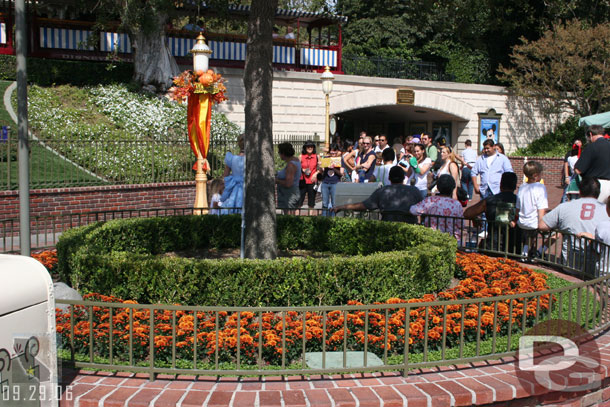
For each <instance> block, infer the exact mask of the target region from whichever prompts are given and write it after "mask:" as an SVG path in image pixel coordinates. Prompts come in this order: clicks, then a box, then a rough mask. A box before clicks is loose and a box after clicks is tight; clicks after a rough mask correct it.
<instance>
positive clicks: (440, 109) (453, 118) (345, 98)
mask: <svg viewBox="0 0 610 407" xmlns="http://www.w3.org/2000/svg"><path fill="white" fill-rule="evenodd" d="M219 72H220V73H222V75H223V76H224V77H225V78H227V83H226V85H227V95H228V97H229V100H228V101H227V102H225V103H222V104H220V105H218V106H217V107H216V109H218V111H221V112H223V113H224V114H226V115H227V117H228V118H229V119H230V120H231V121H233V122H234V123H237V124H238V125H239V126H241V127H242V128H243V127H244V126H245V114H244V108H245V89H244V85H243V79H242V77H243V70H240V69H230V68H220V69H219ZM405 88H406V89H411V90H413V92H414V101H413V103H412V104H411V105H407V104H400V105H399V104H397V101H396V98H397V90H398V89H405ZM272 104H273V133H274V135H275V136H279V135H281V134H306V135H313V134H314V133H317V135H318V136H319V138H323V134H324V128H325V127H324V126H325V104H324V97H323V94H322V86H321V81H320V73H315V72H294V71H275V72H274V75H273V101H272ZM489 109H494V110H495V111H496V113H498V114H501V115H502V116H501V121H500V129H499V141H500V142H501V143H503V144H504V146H505V148H506V150H507V151H508V152H512V151H514V150H515V149H517V148H518V147H521V146H525V145H527V144H529V143H530V142H531V141H532V140H534V139H536V138H538V137H540V136H541V135H543V134H544V133H545V132H547V131H549V130H551V129H553V128H554V127H555V126H556V125H557V124H558V123H559V120H560V117H555V116H552V117H551V116H546V115H543V114H542V113H541V112H540V109H538V107H537V106H533V105H529V104H524V103H523V102H522V101H520V100H518V99H516V98H514V97H513V96H511V95H510V94H509V93H508V92H507V90H506V88H504V87H501V86H492V85H476V84H464V83H453V82H438V81H436V82H433V81H421V80H408V79H392V78H374V77H365V76H354V75H339V74H336V75H335V80H334V86H333V91H332V93H331V95H330V114H334V115H341V114H344V113H346V112H352V113H351V115H352V116H351V117H353V118H354V120H355V126H356V128H355V129H354V131H358V130H360V129H361V128H364V125H365V123H364V122H363V121H362V120H360V119H359V118H358V117H360V116H362V115H363V114H361V113H362V112H363V113H364V115H366V114H367V112H368V114H369V115H370V114H371V113H372V114H373V115H378V116H377V117H378V121H380V122H385V123H386V124H387V123H391V122H408V123H420V122H423V123H426V125H427V128H428V131H431V130H432V128H431V127H432V125H433V123H434V122H447V123H451V128H452V134H451V138H452V144H453V145H457V146H458V148H459V149H460V150H461V149H462V148H463V143H464V141H465V140H466V139H470V140H472V142H473V147H474V148H477V146H478V144H479V140H480V132H481V129H479V114H481V113H485V112H487V111H488V110H489ZM358 112H361V113H358ZM407 127H408V126H407ZM380 131H389V129H385V130H380ZM405 131H406V130H405ZM389 135H390V136H392V134H389ZM348 136H349V135H348Z"/></svg>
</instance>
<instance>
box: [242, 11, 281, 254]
mask: <svg viewBox="0 0 610 407" xmlns="http://www.w3.org/2000/svg"><path fill="white" fill-rule="evenodd" d="M276 8H277V0H252V5H251V9H250V16H249V19H248V42H247V48H248V53H247V55H246V67H245V70H244V85H245V88H246V109H245V113H246V137H245V142H246V143H245V149H246V179H245V185H246V193H245V197H244V202H245V204H244V206H245V215H244V217H245V227H246V230H245V256H246V257H247V258H256V259H274V258H275V257H276V255H277V239H276V218H275V182H274V180H275V170H274V165H273V123H272V107H271V91H272V87H273V67H272V56H273V44H272V38H273V37H272V34H273V21H274V16H275V10H276Z"/></svg>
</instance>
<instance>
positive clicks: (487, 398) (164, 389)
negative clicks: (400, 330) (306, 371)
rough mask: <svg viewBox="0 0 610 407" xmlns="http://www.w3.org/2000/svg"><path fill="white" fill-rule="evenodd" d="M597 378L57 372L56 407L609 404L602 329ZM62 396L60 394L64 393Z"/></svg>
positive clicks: (493, 365)
mask: <svg viewBox="0 0 610 407" xmlns="http://www.w3.org/2000/svg"><path fill="white" fill-rule="evenodd" d="M596 342H597V345H598V346H599V349H600V352H601V366H602V368H601V372H602V377H603V378H604V379H603V381H602V385H601V387H599V388H596V389H593V390H591V391H589V392H588V393H587V394H585V395H580V396H577V397H575V396H574V394H571V393H561V392H555V393H547V394H545V389H544V388H543V387H541V386H538V385H535V384H534V383H532V384H530V385H529V386H528V385H525V386H524V385H523V383H521V382H520V381H519V380H518V379H517V377H516V376H515V365H514V363H513V360H512V358H511V359H507V360H505V361H492V362H479V363H475V364H473V365H464V366H451V367H443V368H437V369H425V370H417V371H412V372H410V374H409V376H408V377H406V378H405V377H402V375H401V374H400V373H376V374H352V375H337V376H332V377H320V376H309V377H305V376H294V377H284V378H281V377H264V378H258V377H245V378H237V377H204V376H200V377H194V376H178V377H174V376H167V375H161V376H159V377H158V378H157V380H155V381H153V382H149V381H148V376H147V375H144V374H131V373H116V374H112V373H109V372H100V373H92V372H72V374H70V372H63V373H64V374H63V380H64V385H69V386H71V387H70V390H71V391H72V396H73V397H72V400H65V399H64V400H62V401H61V402H60V407H72V406H73V407H84V406H100V407H104V406H106V407H109V406H157V407H169V406H181V407H201V406H209V407H211V406H236V407H242V406H303V407H304V406H343V407H347V406H350V407H351V406H354V407H355V406H386V407H387V406H394V407H396V406H409V407H413V406H419V407H446V406H472V405H477V406H497V407H500V406H502V407H517V406H519V407H525V406H558V405H560V406H564V407H588V406H596V407H601V406H608V405H610V388H608V389H607V387H608V385H610V333H605V334H604V335H601V336H599V337H597V339H596ZM64 396H65V395H64Z"/></svg>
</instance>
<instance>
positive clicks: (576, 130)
mask: <svg viewBox="0 0 610 407" xmlns="http://www.w3.org/2000/svg"><path fill="white" fill-rule="evenodd" d="M584 138H585V133H584V131H583V128H582V127H579V126H578V118H577V117H570V118H569V119H568V120H566V121H565V122H563V123H561V124H560V125H559V126H557V128H556V129H555V130H554V131H551V132H549V133H545V134H544V135H543V136H542V137H540V138H538V139H536V140H534V141H532V142H531V143H530V144H528V145H527V146H526V147H522V148H519V149H517V150H516V151H514V152H513V153H512V154H511V155H513V156H516V157H563V156H564V155H565V153H567V152H568V151H569V150H570V149H571V146H572V143H573V142H574V140H576V139H580V140H581V141H583V142H584Z"/></svg>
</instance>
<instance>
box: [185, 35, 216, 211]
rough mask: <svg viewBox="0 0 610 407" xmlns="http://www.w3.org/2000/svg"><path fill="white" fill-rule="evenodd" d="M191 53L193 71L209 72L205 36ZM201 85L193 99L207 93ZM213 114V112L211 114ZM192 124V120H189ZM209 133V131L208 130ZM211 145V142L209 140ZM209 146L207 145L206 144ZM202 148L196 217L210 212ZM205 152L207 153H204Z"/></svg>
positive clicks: (198, 152) (198, 165)
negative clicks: (208, 209)
mask: <svg viewBox="0 0 610 407" xmlns="http://www.w3.org/2000/svg"><path fill="white" fill-rule="evenodd" d="M191 53H192V54H193V70H194V71H195V72H196V73H197V72H207V70H208V66H209V61H210V55H212V50H211V49H210V47H208V46H207V44H206V43H205V38H204V37H203V34H201V33H200V34H199V36H198V37H197V42H196V43H195V46H193V49H192V50H191ZM198 85H200V84H199V83H196V84H195V90H194V95H193V97H196V98H198V97H199V94H203V93H205V91H204V90H203V89H202V86H198ZM197 113H198V112H193V110H192V109H189V114H190V115H191V116H192V115H193V114H197ZM210 113H211V112H210ZM189 122H190V120H189ZM208 131H209V130H208ZM207 141H208V143H209V140H207ZM206 144H207V143H206ZM199 147H200V148H197V149H196V150H197V164H196V165H197V173H196V174H195V204H194V209H195V211H194V213H195V214H196V215H205V214H207V213H208V211H207V210H206V209H203V208H206V207H207V206H208V196H207V195H208V194H207V183H208V176H207V170H208V168H207V167H208V165H207V160H206V158H205V157H204V156H203V154H205V155H206V156H207V146H206V147H205V149H204V148H202V147H203V146H199ZM202 150H205V151H202Z"/></svg>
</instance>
